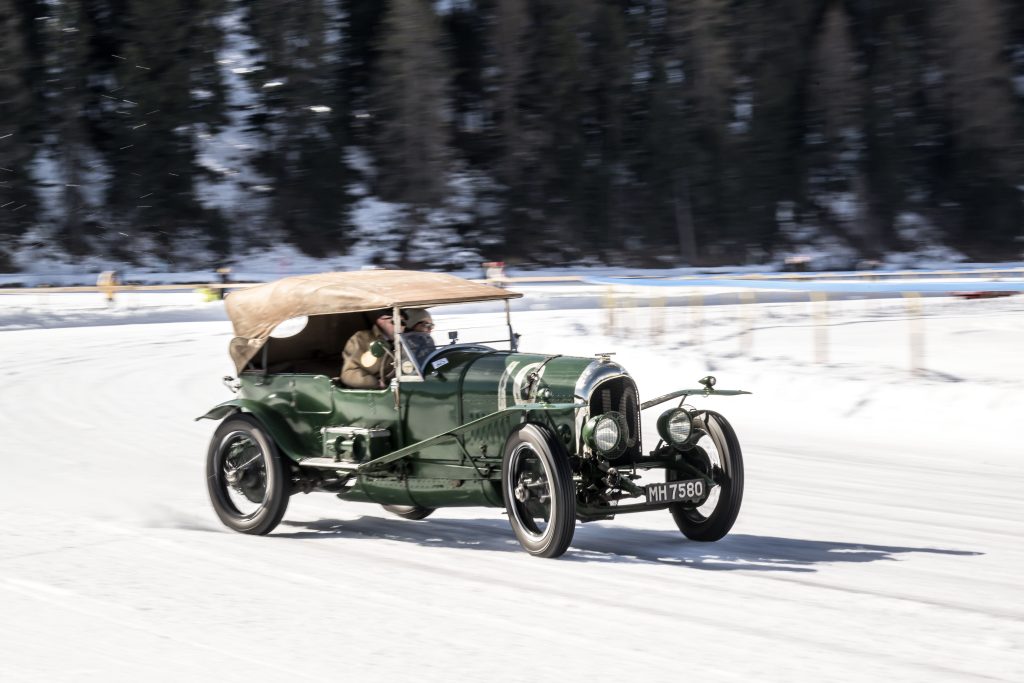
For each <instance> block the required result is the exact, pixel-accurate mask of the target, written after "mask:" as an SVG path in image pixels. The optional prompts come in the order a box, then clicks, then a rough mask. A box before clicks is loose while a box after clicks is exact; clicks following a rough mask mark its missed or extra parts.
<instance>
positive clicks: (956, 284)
mask: <svg viewBox="0 0 1024 683" xmlns="http://www.w3.org/2000/svg"><path fill="white" fill-rule="evenodd" d="M583 281H584V282H586V283H588V284H592V285H614V286H635V287H675V288H677V289H678V288H680V287H727V288H735V289H773V290H788V291H801V292H844V293H857V292H864V293H896V294H899V293H904V292H938V293H942V292H947V293H950V294H954V293H970V292H1024V280H1012V281H1008V280H1003V281H992V280H945V281H942V282H920V281H914V280H900V281H887V282H834V281H807V280H800V281H793V280H768V279H746V278H744V279H732V280H725V279H711V278H709V279H693V280H688V279H668V280H665V279H641V278H614V277H589V278H584V280H583Z"/></svg>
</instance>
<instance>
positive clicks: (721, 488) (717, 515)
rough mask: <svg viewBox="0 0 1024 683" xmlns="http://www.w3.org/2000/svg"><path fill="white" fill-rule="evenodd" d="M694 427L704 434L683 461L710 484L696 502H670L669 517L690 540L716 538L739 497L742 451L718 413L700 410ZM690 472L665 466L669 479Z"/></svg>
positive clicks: (733, 515)
mask: <svg viewBox="0 0 1024 683" xmlns="http://www.w3.org/2000/svg"><path fill="white" fill-rule="evenodd" d="M694 427H696V428H699V429H702V430H703V431H704V434H703V435H702V436H701V437H700V439H698V440H697V445H696V446H694V448H693V449H691V450H690V451H687V452H686V454H685V455H686V462H687V464H689V465H690V466H691V467H693V468H695V469H696V470H698V471H699V472H700V473H702V474H704V475H706V476H708V477H710V478H711V479H712V480H713V482H714V485H713V486H712V487H711V489H710V491H709V492H708V497H707V498H706V499H705V500H704V502H703V503H701V504H700V505H699V506H696V507H694V506H693V505H687V504H684V503H673V504H672V505H671V506H669V511H670V512H671V513H672V518H673V519H674V520H675V522H676V526H678V527H679V530H680V531H682V532H683V535H684V536H686V537H687V538H689V539H690V540H692V541H717V540H719V539H720V538H722V537H723V536H725V535H726V534H728V533H729V530H730V529H732V525H733V524H734V523H735V522H736V517H737V515H739V513H740V503H742V501H743V454H742V452H741V451H740V442H739V439H737V438H736V432H735V431H733V428H732V425H730V424H729V423H728V421H726V419H725V418H724V417H722V416H721V415H719V414H718V413H715V412H711V411H704V412H701V413H700V415H699V418H698V419H697V420H694ZM693 477H694V472H692V471H684V470H678V471H677V470H668V471H667V472H666V478H667V479H668V480H669V481H676V480H679V479H692V478H693Z"/></svg>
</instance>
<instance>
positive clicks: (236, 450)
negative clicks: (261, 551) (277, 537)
mask: <svg viewBox="0 0 1024 683" xmlns="http://www.w3.org/2000/svg"><path fill="white" fill-rule="evenodd" d="M206 488H207V489H208V491H209V493H210V502H211V503H213V509H214V511H215V512H216V513H217V516H218V517H220V521H222V522H224V524H225V525H226V526H227V527H229V528H231V529H234V530H235V531H239V532H241V533H243V534H256V535H261V536H262V535H263V534H268V533H270V532H271V531H272V530H273V529H274V527H276V526H277V525H278V523H279V522H280V521H281V519H282V518H283V517H284V513H285V510H287V509H288V497H289V490H290V488H291V487H290V482H289V475H288V468H287V467H286V466H285V463H284V461H283V460H282V459H281V455H280V453H279V452H278V450H277V446H276V445H275V444H274V441H273V439H271V438H270V436H269V435H268V434H267V433H266V431H265V430H264V429H263V426H262V425H261V424H260V422H259V420H257V419H256V418H254V417H252V416H251V415H247V414H244V413H239V414H236V415H233V416H231V417H229V418H228V419H226V420H225V421H224V422H222V423H221V425H220V426H219V427H217V431H216V432H214V434H213V439H212V440H211V441H210V450H209V452H208V454H207V457H206Z"/></svg>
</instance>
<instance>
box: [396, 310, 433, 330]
mask: <svg viewBox="0 0 1024 683" xmlns="http://www.w3.org/2000/svg"><path fill="white" fill-rule="evenodd" d="M402 327H403V328H404V329H405V331H406V332H422V333H424V334H430V333H431V332H432V331H433V329H434V319H433V318H431V317H430V311H428V310H427V309H425V308H406V309H404V310H403V311H402Z"/></svg>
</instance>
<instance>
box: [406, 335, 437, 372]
mask: <svg viewBox="0 0 1024 683" xmlns="http://www.w3.org/2000/svg"><path fill="white" fill-rule="evenodd" d="M399 338H400V339H401V340H402V350H403V355H404V356H405V357H406V358H408V359H409V360H411V361H412V362H413V363H414V364H415V365H416V369H417V370H418V371H419V374H420V375H421V376H422V375H423V368H424V366H425V365H426V363H427V359H428V358H430V356H431V355H432V354H433V353H434V350H435V349H437V345H436V344H435V343H434V339H433V337H431V336H430V335H429V334H427V333H426V332H403V333H402V334H400V335H399Z"/></svg>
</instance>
